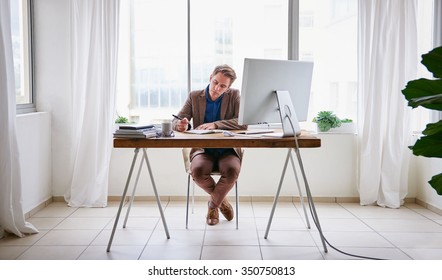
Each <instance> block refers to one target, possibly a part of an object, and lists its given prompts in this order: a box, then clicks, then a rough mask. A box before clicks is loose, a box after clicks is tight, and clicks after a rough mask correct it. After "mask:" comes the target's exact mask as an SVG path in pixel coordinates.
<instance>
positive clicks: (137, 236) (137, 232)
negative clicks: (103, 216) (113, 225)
mask: <svg viewBox="0 0 442 280" xmlns="http://www.w3.org/2000/svg"><path fill="white" fill-rule="evenodd" d="M111 233H112V230H107V229H106V230H103V231H101V232H100V234H99V235H98V236H97V238H95V239H94V240H93V242H92V243H91V245H93V246H98V245H101V246H104V245H107V244H108V243H109V238H110V236H111ZM151 235H152V230H151V229H132V228H125V229H117V230H115V234H114V238H113V240H112V244H111V245H112V246H113V245H116V246H144V245H146V243H147V240H149V238H150V236H151Z"/></svg>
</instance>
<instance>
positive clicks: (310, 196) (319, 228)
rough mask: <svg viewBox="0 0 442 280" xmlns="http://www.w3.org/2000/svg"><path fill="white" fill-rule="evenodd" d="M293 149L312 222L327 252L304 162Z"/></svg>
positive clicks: (299, 154) (296, 150) (297, 151)
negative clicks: (302, 180) (302, 179)
mask: <svg viewBox="0 0 442 280" xmlns="http://www.w3.org/2000/svg"><path fill="white" fill-rule="evenodd" d="M294 150H295V153H296V157H297V158H298V163H299V168H300V169H301V174H302V177H303V178H304V184H305V191H306V193H307V199H308V202H309V205H310V208H311V210H312V215H313V222H314V223H315V225H316V227H317V228H318V231H319V236H320V237H321V241H322V246H323V247H324V252H325V253H327V252H328V250H327V245H326V244H325V238H324V235H323V234H322V229H321V225H320V224H319V218H318V214H317V213H316V208H315V204H314V202H313V197H312V194H311V192H310V187H309V184H308V181H307V176H306V175H305V171H304V164H303V163H302V158H301V153H300V152H299V149H296V148H294Z"/></svg>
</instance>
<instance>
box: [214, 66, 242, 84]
mask: <svg viewBox="0 0 442 280" xmlns="http://www.w3.org/2000/svg"><path fill="white" fill-rule="evenodd" d="M220 72H221V73H222V74H223V75H224V76H226V77H228V78H230V85H232V84H233V82H234V81H235V80H236V73H235V70H233V68H232V67H230V66H229V65H227V64H222V65H218V66H216V67H215V69H213V72H212V77H213V76H215V75H216V74H218V73H220Z"/></svg>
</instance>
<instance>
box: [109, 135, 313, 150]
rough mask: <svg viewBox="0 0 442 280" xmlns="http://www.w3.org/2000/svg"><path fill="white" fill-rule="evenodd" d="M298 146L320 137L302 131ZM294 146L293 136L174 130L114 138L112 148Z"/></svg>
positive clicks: (306, 144) (311, 146)
mask: <svg viewBox="0 0 442 280" xmlns="http://www.w3.org/2000/svg"><path fill="white" fill-rule="evenodd" d="M298 144H299V147H300V148H318V147H321V139H319V138H316V137H314V136H312V135H310V134H307V133H302V134H301V136H299V137H298ZM198 147H204V148H233V147H242V148H294V147H295V141H294V137H284V138H272V137H256V136H233V137H225V136H224V135H223V134H222V133H212V134H204V135H197V134H190V133H180V132H175V137H160V138H148V139H129V138H127V139H126V138H114V148H198Z"/></svg>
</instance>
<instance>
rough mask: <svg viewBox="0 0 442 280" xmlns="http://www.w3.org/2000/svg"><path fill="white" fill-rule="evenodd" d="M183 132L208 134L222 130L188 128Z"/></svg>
mask: <svg viewBox="0 0 442 280" xmlns="http://www.w3.org/2000/svg"><path fill="white" fill-rule="evenodd" d="M184 132H185V133H192V134H210V133H222V132H223V131H222V130H219V129H190V130H186V131H184Z"/></svg>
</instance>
